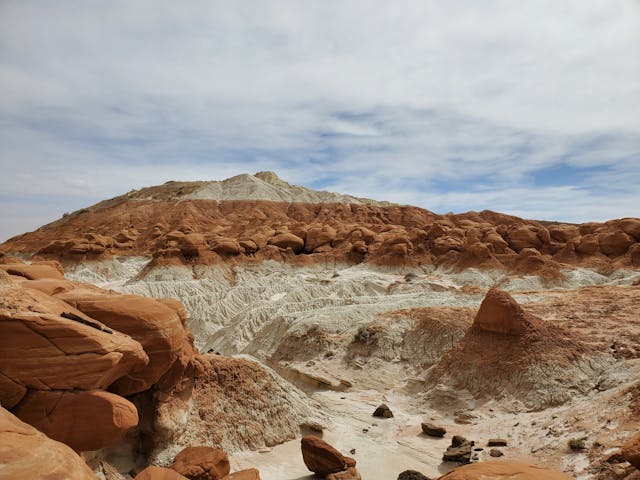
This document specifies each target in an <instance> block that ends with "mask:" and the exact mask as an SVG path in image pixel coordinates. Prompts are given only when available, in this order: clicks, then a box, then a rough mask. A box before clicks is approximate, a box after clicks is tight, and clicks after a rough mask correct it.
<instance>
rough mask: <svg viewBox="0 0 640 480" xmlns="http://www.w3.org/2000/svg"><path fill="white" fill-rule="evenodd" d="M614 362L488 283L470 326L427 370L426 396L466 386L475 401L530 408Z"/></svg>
mask: <svg viewBox="0 0 640 480" xmlns="http://www.w3.org/2000/svg"><path fill="white" fill-rule="evenodd" d="M611 362H612V359H611V357H610V356H609V355H605V354H602V353H599V352H597V351H595V350H594V349H593V348H592V347H590V346H589V345H588V344H587V343H586V342H585V341H584V340H583V338H582V337H581V336H578V335H576V334H575V333H572V332H569V331H567V330H565V329H563V328H561V327H559V326H556V325H553V324H550V323H548V322H546V321H544V320H542V319H540V318H538V317H536V316H534V315H531V314H529V313H527V312H526V311H525V310H524V309H523V308H522V307H521V306H520V305H518V303H517V302H516V301H515V300H514V299H513V297H511V295H509V294H508V293H507V292H504V291H501V290H498V289H496V288H492V289H491V290H489V292H488V293H487V294H486V296H485V298H484V300H483V301H482V304H481V305H480V309H479V310H478V313H477V315H476V317H475V319H474V322H473V325H472V326H471V328H470V329H469V330H468V331H467V333H466V334H465V336H464V337H463V338H462V339H461V340H460V342H459V343H458V344H457V345H456V346H454V347H453V348H452V349H451V350H450V351H448V352H447V353H446V354H445V355H444V356H443V357H442V359H441V360H440V362H439V363H437V364H436V365H435V366H434V367H433V369H432V370H431V371H430V372H429V374H428V379H427V384H428V387H429V389H430V390H429V396H430V397H431V398H432V400H434V401H436V400H438V396H439V395H441V394H442V393H443V392H446V391H448V390H449V391H450V390H452V389H453V390H454V391H460V390H466V391H468V392H469V393H470V394H471V395H472V396H473V397H474V398H475V399H476V400H480V401H482V400H491V399H497V400H518V401H520V402H522V403H523V404H524V406H525V407H526V408H528V409H531V410H539V409H542V408H546V407H548V406H552V405H559V404H562V403H564V402H566V401H568V400H569V399H570V398H571V396H572V395H574V394H586V393H588V392H590V391H592V390H593V388H594V386H595V385H596V384H597V382H598V377H599V376H600V375H601V374H602V372H603V371H604V369H605V368H606V367H607V366H608V365H609V364H610V363H611Z"/></svg>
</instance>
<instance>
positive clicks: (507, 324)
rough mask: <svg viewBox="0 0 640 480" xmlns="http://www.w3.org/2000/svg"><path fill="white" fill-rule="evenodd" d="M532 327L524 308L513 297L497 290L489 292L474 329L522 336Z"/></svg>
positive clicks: (475, 320)
mask: <svg viewBox="0 0 640 480" xmlns="http://www.w3.org/2000/svg"><path fill="white" fill-rule="evenodd" d="M530 325H531V322H530V321H529V319H528V316H527V315H526V314H525V312H524V310H522V307H520V305H518V303H517V302H516V301H515V300H514V299H513V297H511V295H509V294H508V293H507V292H503V291H502V290H498V289H497V288H492V289H491V290H489V291H488V292H487V295H486V296H485V297H484V300H483V301H482V304H481V305H480V310H478V314H477V315H476V318H475V319H474V321H473V326H474V328H477V329H479V330H483V331H485V332H494V333H504V334H505V335H522V334H523V333H524V332H525V330H526V329H527V327H529V326H530Z"/></svg>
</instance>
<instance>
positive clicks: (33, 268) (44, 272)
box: [0, 262, 64, 280]
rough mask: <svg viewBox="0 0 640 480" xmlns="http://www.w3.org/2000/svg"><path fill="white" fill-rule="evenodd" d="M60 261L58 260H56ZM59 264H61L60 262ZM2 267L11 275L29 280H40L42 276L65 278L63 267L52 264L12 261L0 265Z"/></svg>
mask: <svg viewBox="0 0 640 480" xmlns="http://www.w3.org/2000/svg"><path fill="white" fill-rule="evenodd" d="M55 263H58V262H55ZM58 265H59V264H58ZM0 269H2V270H4V271H6V272H7V273H9V274H11V275H17V276H19V277H24V278H26V279H28V280H39V279H41V278H57V279H63V278H64V275H63V272H62V271H61V270H62V268H59V269H58V268H56V267H55V266H54V265H51V264H36V263H33V264H31V265H28V264H26V263H10V264H5V265H0Z"/></svg>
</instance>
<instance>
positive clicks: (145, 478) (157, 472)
mask: <svg viewBox="0 0 640 480" xmlns="http://www.w3.org/2000/svg"><path fill="white" fill-rule="evenodd" d="M134 480H188V479H187V477H184V476H182V475H180V474H179V473H178V472H176V471H175V470H171V469H170V468H163V467H155V466H151V467H147V468H145V469H144V470H142V471H141V472H140V473H139V474H138V475H136V478H135V479H134Z"/></svg>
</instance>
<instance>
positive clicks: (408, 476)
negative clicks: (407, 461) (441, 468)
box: [398, 470, 431, 480]
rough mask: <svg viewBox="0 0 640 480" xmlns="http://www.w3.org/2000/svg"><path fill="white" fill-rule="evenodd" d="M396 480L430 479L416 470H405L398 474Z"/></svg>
mask: <svg viewBox="0 0 640 480" xmlns="http://www.w3.org/2000/svg"><path fill="white" fill-rule="evenodd" d="M398 480H431V479H430V478H429V477H427V476H426V475H423V474H422V473H420V472H418V471H416V470H405V471H404V472H402V473H400V475H398Z"/></svg>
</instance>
